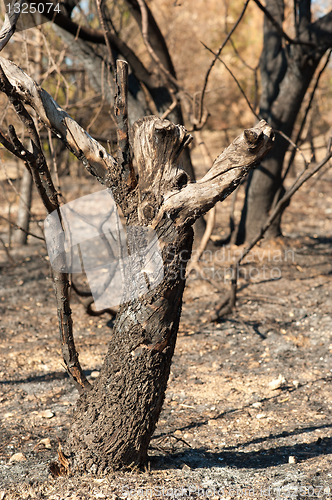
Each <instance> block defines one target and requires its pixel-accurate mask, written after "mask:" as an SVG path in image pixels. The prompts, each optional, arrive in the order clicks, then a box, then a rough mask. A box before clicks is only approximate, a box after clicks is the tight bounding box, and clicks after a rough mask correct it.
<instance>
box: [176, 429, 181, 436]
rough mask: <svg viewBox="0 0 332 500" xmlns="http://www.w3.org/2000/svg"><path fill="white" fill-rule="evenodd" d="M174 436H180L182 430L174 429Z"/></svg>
mask: <svg viewBox="0 0 332 500" xmlns="http://www.w3.org/2000/svg"><path fill="white" fill-rule="evenodd" d="M174 436H182V431H180V429H177V430H176V431H174Z"/></svg>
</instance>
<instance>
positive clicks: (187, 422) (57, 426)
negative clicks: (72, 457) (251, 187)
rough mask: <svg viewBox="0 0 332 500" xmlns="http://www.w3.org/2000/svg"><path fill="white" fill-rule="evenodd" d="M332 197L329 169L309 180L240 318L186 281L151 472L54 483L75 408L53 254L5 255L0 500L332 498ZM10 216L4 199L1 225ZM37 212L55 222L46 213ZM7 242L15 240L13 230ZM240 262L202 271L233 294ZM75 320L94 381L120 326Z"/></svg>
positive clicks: (244, 290)
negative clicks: (217, 314) (212, 314)
mask: <svg viewBox="0 0 332 500" xmlns="http://www.w3.org/2000/svg"><path fill="white" fill-rule="evenodd" d="M1 184H2V187H3V192H4V193H5V192H7V195H8V196H10V194H8V193H9V191H8V185H7V183H6V181H3V182H2V183H1ZM331 187H332V173H331V171H330V172H327V173H325V174H324V175H323V176H322V177H321V178H320V179H319V180H315V181H310V183H309V184H308V185H306V186H305V187H303V189H302V191H301V192H300V193H298V194H297V195H296V196H295V198H294V199H293V201H292V204H291V206H290V207H289V208H288V210H287V212H286V214H285V216H284V222H283V231H284V234H285V237H284V238H283V239H280V241H277V242H274V243H272V244H269V243H268V242H265V243H264V244H262V245H261V246H260V247H256V248H255V249H254V250H253V252H252V254H251V257H250V258H249V259H248V260H247V262H246V263H244V264H243V266H242V270H241V273H242V274H241V277H240V281H239V283H240V291H239V301H238V308H237V310H236V311H234V314H233V315H231V316H229V317H227V318H225V319H223V320H222V321H220V322H219V323H214V324H211V323H208V322H207V321H206V318H207V316H208V314H209V311H212V310H213V307H214V305H215V304H216V303H217V302H218V301H220V300H221V296H222V294H221V293H220V292H219V291H217V290H216V289H215V288H214V287H213V286H212V285H211V284H210V283H209V282H208V281H207V280H206V279H202V278H204V276H199V277H197V279H194V277H192V279H190V280H189V281H188V286H187V288H186V291H185V296H184V305H183V315H182V321H181V326H180V331H179V337H178V342H177V348H176V353H175V356H174V361H173V365H172V373H171V378H170V381H169V384H168V390H167V394H166V400H165V404H164V409H163V412H162V415H161V417H160V420H159V423H158V427H157V430H156V432H155V435H154V437H153V439H152V442H151V448H150V458H149V463H148V464H147V466H146V469H145V470H143V471H137V470H132V471H127V472H124V473H117V474H114V475H110V476H109V477H106V478H105V477H102V478H93V477H88V476H86V477H83V478H75V477H74V478H67V477H61V478H57V479H53V478H52V477H51V476H50V474H49V471H48V464H49V463H50V462H51V461H52V460H54V459H56V458H57V447H58V440H60V442H61V441H62V440H64V438H65V435H66V432H67V430H68V428H69V426H70V418H71V413H72V409H73V407H74V405H75V402H76V400H77V397H78V396H77V393H76V391H75V389H74V388H73V387H72V386H71V385H70V383H69V380H68V378H67V376H66V374H65V371H64V369H63V366H62V363H61V354H60V347H59V338H58V330H57V319H56V306H55V299H54V296H53V291H52V282H51V279H50V269H49V265H48V262H47V259H46V255H47V254H46V250H45V248H44V246H43V244H42V243H40V242H38V241H37V240H33V239H32V238H31V240H30V244H29V245H28V246H27V247H26V248H24V249H19V248H15V247H13V248H12V249H11V251H10V255H11V258H12V261H10V260H9V258H8V256H7V255H6V253H5V251H3V247H1V246H0V265H1V277H0V285H1V286H0V315H1V324H0V347H1V353H2V355H1V360H0V402H1V429H0V433H1V434H0V436H1V440H0V500H8V499H28V498H31V499H35V498H45V499H48V500H51V499H54V500H56V499H57V500H60V499H67V498H68V499H69V498H70V499H94V498H101V499H103V498H112V499H113V498H114V499H115V498H133V499H134V498H135V499H136V498H137V499H143V498H144V499H145V498H161V499H162V498H164V497H165V498H178V499H179V498H193V499H195V498H211V499H213V500H217V499H218V498H220V499H222V498H227V499H228V498H229V499H233V498H234V499H235V498H236V499H247V498H250V499H274V498H297V499H307V498H324V499H326V500H327V499H330V498H332V493H331V492H332V437H331V436H332V430H331V427H332V418H331V409H332V391H331V382H332V363H331V354H332V336H331V334H332V321H331V317H332V287H331V278H332V262H331V253H332V220H331V219H332V208H331V207H332V203H331V201H332V194H331V193H332V191H331ZM6 190H7V191H6ZM238 205H239V206H238V207H237V209H236V210H238V209H239V208H240V201H239V202H238ZM6 206H7V205H6V200H5V197H4V198H3V201H2V204H1V209H2V212H1V213H3V215H5V212H6V210H7V209H6ZM229 206H230V202H229V201H226V202H225V203H223V204H219V205H218V217H217V225H216V227H215V230H214V234H215V236H216V237H218V236H219V237H220V236H221V235H223V234H224V235H226V234H227V231H228V210H229ZM13 213H14V212H13ZM34 213H35V214H36V217H37V219H40V220H42V219H43V218H44V215H43V212H42V209H41V207H39V205H38V204H37V205H36V207H35V208H34ZM236 216H238V212H237V211H236ZM34 230H35V231H37V228H36V227H34ZM0 232H1V234H2V238H3V239H4V241H5V238H6V237H7V227H6V226H5V225H4V224H2V226H1V227H0ZM236 251H239V249H238V248H235V247H232V246H227V247H224V248H222V247H215V248H213V249H212V253H211V254H209V253H207V254H206V255H205V261H204V262H203V267H204V268H205V273H206V274H205V276H207V275H208V273H212V272H214V277H215V279H218V280H219V282H220V285H222V286H223V287H224V289H225V293H226V291H227V289H228V286H229V283H228V280H227V271H225V269H227V267H228V262H227V260H228V259H232V257H233V256H234V253H235V252H236ZM218 252H219V253H218ZM213 266H214V268H213ZM212 269H214V271H213V270H212ZM218 269H219V271H218ZM72 309H73V319H74V326H75V337H76V342H77V345H78V350H79V352H80V360H81V363H82V365H83V367H84V368H85V370H86V373H87V375H89V377H90V378H91V380H93V377H96V376H97V375H98V374H97V373H96V372H98V370H99V369H100V367H101V364H102V361H103V356H104V355H105V352H106V349H107V342H108V339H109V338H110V336H111V335H112V325H113V322H112V320H111V318H110V317H106V316H103V317H98V318H96V317H93V318H92V317H89V316H87V315H86V314H85V313H84V309H83V306H82V304H81V303H80V302H79V300H78V298H77V297H76V296H73V301H72ZM277 379H278V380H279V382H275V381H276V380H277ZM18 453H21V454H22V455H19V458H21V460H20V461H15V460H14V459H13V458H11V457H13V455H16V454H18ZM16 456H17V455H16Z"/></svg>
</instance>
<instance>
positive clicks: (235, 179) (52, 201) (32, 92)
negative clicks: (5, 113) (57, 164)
mask: <svg viewBox="0 0 332 500" xmlns="http://www.w3.org/2000/svg"><path fill="white" fill-rule="evenodd" d="M0 65H1V67H2V71H3V72H2V74H1V89H2V90H3V91H4V92H5V93H6V94H7V95H8V97H9V99H10V101H11V102H12V104H13V105H14V107H15V110H16V112H17V114H18V116H19V117H20V119H21V120H22V122H23V123H24V125H25V127H26V128H27V131H28V133H29V135H30V138H31V141H32V152H30V151H29V150H28V149H27V148H26V147H25V146H24V145H23V144H22V143H21V142H20V141H19V139H18V137H17V135H16V132H15V129H14V128H13V127H9V136H6V135H5V134H3V133H1V142H2V144H3V145H4V146H5V147H6V148H7V149H8V150H9V151H11V152H12V153H14V154H15V155H16V156H18V157H19V158H20V159H22V160H24V161H25V164H26V166H27V168H28V169H29V171H30V172H31V174H32V176H33V179H34V182H35V184H36V186H37V189H38V191H39V194H40V196H41V197H42V200H43V202H44V205H45V207H46V209H47V211H48V212H51V211H53V210H55V209H57V207H58V201H57V193H56V190H55V188H54V185H53V182H52V179H51V177H50V174H49V170H48V168H47V164H46V161H45V158H44V155H43V152H42V149H41V144H40V140H39V138H38V134H37V131H36V128H35V126H34V122H33V120H32V119H31V117H30V115H29V114H28V113H27V111H26V109H25V107H24V105H25V104H28V105H30V106H31V107H32V108H33V109H34V110H35V112H36V114H37V116H38V117H39V119H40V120H41V121H42V122H43V123H44V125H46V127H48V128H49V129H50V130H52V131H53V132H55V133H56V134H57V135H58V136H61V138H62V140H63V141H64V142H65V144H66V145H67V147H69V148H70V150H71V151H72V152H73V153H74V154H75V155H76V156H77V157H78V158H80V159H81V161H82V162H83V164H84V165H85V167H86V168H87V169H88V171H89V172H90V173H92V174H93V175H94V176H96V177H97V179H98V180H99V181H100V182H101V183H102V184H104V185H105V186H106V187H111V188H112V191H113V195H114V198H115V200H116V202H117V204H118V205H119V206H120V207H121V210H122V212H123V214H124V216H125V218H126V220H127V223H130V224H137V225H141V226H150V227H152V228H153V229H154V230H155V231H156V233H157V235H158V238H159V245H160V248H161V253H162V257H163V262H164V278H163V280H162V282H161V283H160V284H159V285H158V286H157V287H156V288H155V289H152V290H150V291H149V292H148V293H147V294H145V295H144V296H142V297H140V298H138V299H135V300H133V301H132V302H130V303H125V304H123V305H122V306H121V307H120V310H119V312H118V315H117V319H116V323H115V327H114V332H113V336H112V339H111V341H110V344H109V349H108V353H107V355H106V358H105V362H104V364H103V366H102V369H101V373H100V376H99V378H98V380H97V381H96V383H95V384H94V386H93V387H91V386H90V384H89V382H88V381H87V380H86V379H85V377H84V375H83V372H82V369H81V366H80V364H79V361H78V356H77V353H76V350H75V345H74V339H73V330H72V321H71V311H70V306H69V295H68V290H69V281H68V275H66V274H64V273H58V272H54V273H53V277H54V286H55V290H56V298H57V304H58V317H59V327H60V336H61V345H62V349H63V355H64V361H65V364H66V368H67V371H68V373H69V375H70V377H71V379H72V381H73V382H74V383H75V385H76V387H77V388H78V389H79V391H80V393H81V396H80V398H79V400H78V404H77V408H76V411H75V413H74V416H73V422H72V426H71V429H70V432H69V436H68V439H67V441H66V444H65V447H64V451H65V454H63V452H62V451H61V450H60V451H59V459H60V462H61V464H62V467H63V468H64V469H65V470H67V472H68V471H79V472H81V473H82V472H85V471H88V470H89V471H91V472H94V473H102V472H106V471H109V470H111V469H116V468H120V467H124V466H130V465H131V466H133V465H141V464H143V463H144V462H145V460H146V458H147V449H148V446H149V442H150V438H151V436H152V433H153V432H154V429H155V426H156V422H157V420H158V417H159V414H160V411H161V408H162V404H163V400H164V394H165V390H166V384H167V380H168V376H169V371H170V364H171V359H172V355H173V352H174V346H175V342H176V336H177V331H178V326H179V320H180V314H181V306H182V294H183V289H184V286H185V269H186V263H187V260H188V259H189V257H190V254H191V248H192V242H193V232H192V229H191V227H192V225H193V223H194V222H195V220H196V219H197V218H198V217H200V216H201V215H202V214H204V213H205V212H206V211H207V210H209V209H210V208H211V207H212V206H213V205H214V204H215V203H216V202H217V201H219V200H223V199H224V198H225V197H227V196H228V195H229V194H230V193H231V192H232V191H233V190H234V189H235V188H236V187H237V185H238V184H239V182H240V181H241V179H242V178H243V177H244V176H245V175H246V174H247V173H248V171H249V170H250V169H252V168H253V167H254V166H255V165H256V164H257V163H258V162H259V161H260V160H261V159H262V158H263V156H264V155H265V154H266V153H267V152H268V151H269V149H270V148H271V147H272V140H273V132H272V129H271V127H270V126H268V125H267V124H266V122H264V121H261V122H260V123H259V124H258V125H257V126H255V127H254V128H252V129H247V130H245V131H244V133H242V134H241V135H240V136H239V137H237V139H235V140H234V141H233V143H232V144H231V145H230V146H229V147H228V148H227V149H226V150H225V151H224V152H223V153H222V154H221V155H220V156H219V157H218V158H217V159H216V160H215V162H214V163H213V165H212V167H211V169H210V170H209V171H208V173H207V174H206V175H205V176H204V177H203V178H202V179H201V180H200V181H198V182H197V183H192V182H190V180H189V179H188V176H187V174H186V173H185V172H184V170H183V169H182V168H181V153H182V151H183V149H184V148H185V147H186V146H187V145H188V144H189V143H190V141H191V136H190V135H189V134H188V133H187V131H186V130H185V128H184V127H182V126H180V125H174V124H173V123H171V122H170V121H168V120H162V119H160V118H158V117H155V116H150V117H146V118H143V119H141V120H138V121H137V122H136V123H135V124H134V126H133V128H132V136H133V140H132V151H133V155H134V158H135V160H136V164H137V169H138V177H136V175H135V173H134V171H133V167H132V163H131V160H130V154H129V153H130V151H129V143H128V129H127V116H126V89H125V74H124V73H125V68H126V66H125V64H124V63H121V62H119V63H118V68H119V72H120V73H121V72H122V74H123V78H122V79H121V78H120V75H119V79H118V83H117V96H116V97H117V98H116V116H117V118H118V155H117V159H115V158H113V157H112V156H111V155H109V154H108V153H107V151H106V150H105V149H104V148H103V147H102V146H101V145H100V144H98V143H97V142H96V141H95V140H93V139H92V138H91V137H90V136H89V135H88V134H87V133H86V132H85V131H84V130H83V129H82V128H81V127H80V126H79V125H78V124H77V123H76V122H75V121H74V120H73V119H72V118H71V117H70V116H69V115H68V114H67V113H66V112H65V111H63V110H62V109H61V108H60V107H59V106H58V105H57V104H56V103H55V101H54V100H53V99H52V98H51V97H50V96H49V94H47V92H45V91H43V90H42V89H40V88H39V87H37V86H36V85H35V83H34V82H33V80H32V79H31V78H29V77H28V76H27V75H26V74H25V73H24V72H23V71H22V70H20V69H19V68H18V67H17V66H15V65H14V64H13V63H11V62H9V61H7V60H5V59H3V58H0ZM54 467H55V466H54ZM53 472H56V471H55V469H53ZM57 472H59V471H58V470H57Z"/></svg>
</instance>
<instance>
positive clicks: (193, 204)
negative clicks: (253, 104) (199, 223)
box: [156, 120, 274, 224]
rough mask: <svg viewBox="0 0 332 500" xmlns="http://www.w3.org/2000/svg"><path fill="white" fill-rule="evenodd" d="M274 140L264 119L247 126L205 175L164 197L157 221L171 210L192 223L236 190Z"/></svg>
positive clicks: (173, 213) (179, 217) (181, 219)
mask: <svg viewBox="0 0 332 500" xmlns="http://www.w3.org/2000/svg"><path fill="white" fill-rule="evenodd" d="M273 140H274V134H273V132H272V129H271V127H270V126H269V125H268V124H267V123H266V122H265V121H264V120H261V121H260V122H259V123H258V124H257V125H256V126H255V127H253V128H251V129H247V130H245V131H244V133H243V134H241V135H240V136H238V137H237V138H236V139H235V140H234V141H233V143H232V144H231V145H230V146H228V148H226V149H225V150H224V151H223V153H222V154H221V155H220V156H218V158H217V159H216V160H215V162H214V163H213V165H212V167H211V169H210V170H209V171H208V172H207V174H206V175H205V176H204V177H203V178H202V179H200V180H199V181H197V182H196V183H192V184H189V185H187V186H186V187H184V188H182V189H181V190H180V191H178V192H176V193H174V194H171V195H170V196H169V197H168V198H166V199H165V201H164V203H163V205H162V207H161V210H160V213H159V214H158V217H157V218H156V222H157V221H158V220H160V219H161V218H162V217H163V216H164V215H165V214H168V217H172V218H176V219H177V221H178V223H184V224H192V223H193V222H194V221H195V220H196V219H197V218H198V217H200V216H201V215H203V214H204V213H206V212H207V211H208V210H209V209H210V208H212V207H213V206H214V205H215V203H216V202H217V201H219V200H223V199H224V198H226V196H228V195H229V194H230V193H231V192H232V191H234V189H235V188H236V186H237V185H238V184H239V183H240V181H241V179H242V178H243V177H244V176H245V175H246V174H247V173H248V172H249V170H251V169H252V168H254V166H256V165H257V164H258V163H260V161H261V160H262V158H263V157H264V156H265V155H266V154H267V153H268V151H269V150H270V149H271V148H272V145H273Z"/></svg>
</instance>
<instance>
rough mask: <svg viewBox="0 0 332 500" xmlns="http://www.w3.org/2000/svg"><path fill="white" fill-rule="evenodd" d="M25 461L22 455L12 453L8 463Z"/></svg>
mask: <svg viewBox="0 0 332 500" xmlns="http://www.w3.org/2000/svg"><path fill="white" fill-rule="evenodd" d="M24 460H26V457H25V456H24V455H23V453H14V455H12V456H11V457H10V459H9V463H10V464H12V463H13V462H23V461H24Z"/></svg>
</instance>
